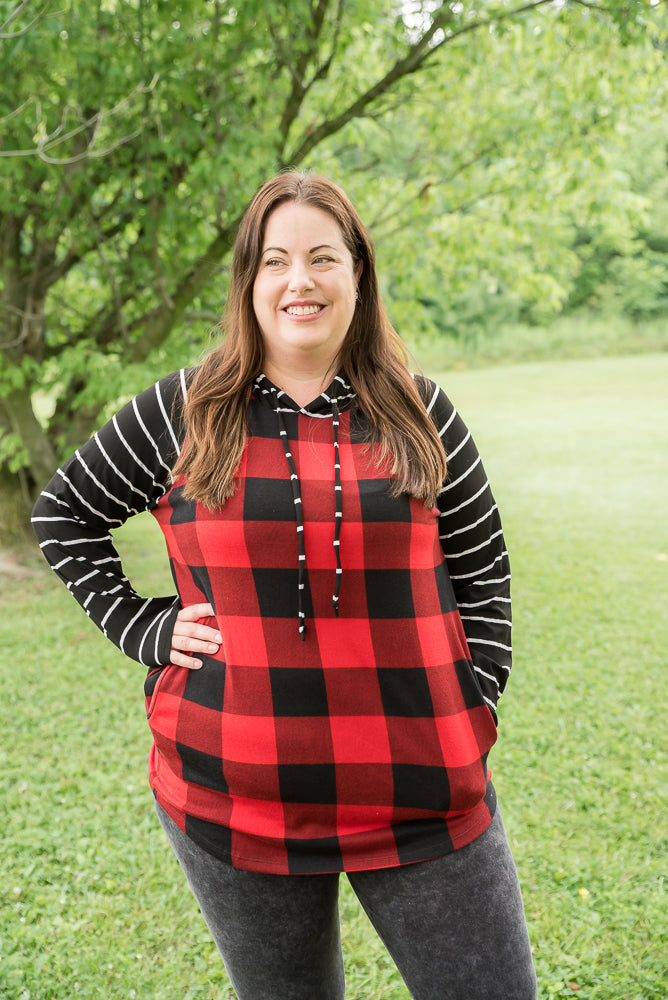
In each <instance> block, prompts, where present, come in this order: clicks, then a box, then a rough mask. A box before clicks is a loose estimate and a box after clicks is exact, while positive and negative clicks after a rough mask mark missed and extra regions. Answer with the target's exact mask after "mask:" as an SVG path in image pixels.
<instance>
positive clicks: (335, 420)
mask: <svg viewBox="0 0 668 1000" xmlns="http://www.w3.org/2000/svg"><path fill="white" fill-rule="evenodd" d="M332 425H333V427H334V508H335V513H334V552H335V553H336V583H335V585H334V593H333V595H332V607H333V608H334V614H335V615H336V617H337V618H338V617H339V591H340V589H341V576H342V574H343V569H342V568H341V543H340V536H341V522H342V521H343V504H342V494H341V460H340V456H339V408H338V406H337V405H336V400H335V399H333V400H332Z"/></svg>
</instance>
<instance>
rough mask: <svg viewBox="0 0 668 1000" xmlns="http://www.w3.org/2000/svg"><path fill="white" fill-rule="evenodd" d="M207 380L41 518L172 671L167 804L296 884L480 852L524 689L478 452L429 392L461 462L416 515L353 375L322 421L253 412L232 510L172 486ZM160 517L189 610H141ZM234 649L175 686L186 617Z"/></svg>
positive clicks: (505, 572) (164, 755)
mask: <svg viewBox="0 0 668 1000" xmlns="http://www.w3.org/2000/svg"><path fill="white" fill-rule="evenodd" d="M192 374H193V373H192V372H186V371H181V372H179V373H176V374H175V375H172V376H169V377H167V378H165V379H163V380H161V381H160V382H158V383H156V384H155V385H154V386H153V387H152V388H150V389H148V390H146V391H145V392H144V393H142V394H141V395H139V396H137V397H136V398H135V399H133V400H132V401H131V402H130V403H128V404H127V406H125V407H124V408H123V409H122V410H121V411H120V412H119V413H118V414H117V415H116V416H115V417H114V418H113V419H112V420H111V421H110V422H109V423H108V424H106V425H105V426H104V427H103V428H102V429H101V430H100V431H99V432H98V433H97V434H95V436H94V437H93V438H92V439H91V440H90V441H89V442H88V443H87V444H86V445H84V446H83V447H82V448H81V449H79V450H78V451H77V452H76V453H75V454H74V455H73V456H72V457H71V458H70V459H69V460H68V461H67V462H66V463H65V464H64V465H63V467H62V468H61V469H59V470H58V472H57V473H56V475H55V476H54V478H53V479H52V480H51V482H50V483H49V484H48V486H47V487H46V489H45V490H44V492H43V493H42V495H41V497H40V498H39V500H38V501H37V504H36V505H35V509H34V513H33V522H34V527H35V531H36V533H37V536H38V538H39V541H40V546H41V548H42V551H43V553H44V555H45V557H46V558H47V560H48V561H49V562H50V564H51V565H52V567H53V569H54V570H55V572H56V573H57V574H58V575H59V576H60V577H61V579H62V580H63V581H64V582H65V583H66V585H67V587H68V588H69V590H70V591H71V593H72V594H73V596H74V597H75V598H76V599H77V600H78V601H79V602H80V604H81V605H82V607H83V608H84V609H85V611H86V613H87V614H88V615H89V616H90V617H91V618H92V619H93V621H94V622H95V623H96V624H97V625H98V626H99V627H100V628H101V629H102V631H103V632H104V634H105V635H107V636H108V637H109V638H110V639H112V640H113V641H114V642H115V643H116V644H117V645H118V646H119V647H120V648H121V650H123V651H124V652H125V653H126V654H128V655H129V656H131V657H133V658H135V659H136V660H138V661H139V662H140V663H143V664H145V665H147V666H148V668H149V670H148V674H147V677H146V681H145V694H146V707H147V716H148V719H149V725H150V727H151V730H152V734H153V740H154V742H153V747H152V750H151V754H150V763H149V772H150V782H151V786H152V788H153V791H154V794H155V796H156V798H157V800H158V802H159V803H160V804H161V805H162V806H163V808H164V809H165V810H166V811H167V812H168V814H169V815H170V816H171V817H172V818H173V819H174V820H175V821H176V822H177V823H178V825H179V826H180V827H181V828H182V829H183V830H184V831H185V832H186V833H187V834H188V836H190V837H191V838H192V839H193V840H194V841H195V842H196V843H198V844H199V845H200V846H202V847H203V848H205V849H206V850H208V851H209V852H210V853H212V854H213V855H215V856H217V857H219V858H221V859H223V860H226V861H229V862H230V863H232V864H233V865H234V866H236V867H239V868H245V869H248V870H255V871H263V872H273V873H281V874H291V873H304V872H313V873H315V872H331V871H342V870H348V871H354V870H359V869H369V868H379V867H389V866H393V865H399V864H404V863H408V862H412V861H418V860H423V859H426V858H430V857H435V856H438V855H440V854H445V853H448V852H449V851H452V850H456V849H458V848H460V847H463V846H464V845H466V844H468V843H470V842H471V841H472V840H474V839H475V838H476V837H477V836H479V835H480V834H481V833H482V832H483V831H484V830H485V829H486V828H487V826H488V825H489V823H490V822H491V819H492V816H493V814H494V810H495V796H494V790H493V787H492V785H491V782H490V779H489V772H488V768H487V754H488V751H489V750H490V748H491V746H492V745H493V743H494V741H495V738H496V726H495V718H496V716H495V710H496V703H497V700H498V697H499V694H500V693H501V691H502V690H503V687H504V686H505V682H506V680H507V676H508V672H509V669H510V638H509V636H510V596H509V581H510V574H509V566H508V557H507V553H506V551H505V546H504V541H503V536H502V531H501V525H500V521H499V514H498V510H497V507H496V504H495V503H494V500H493V497H492V495H491V492H490V488H489V484H488V482H487V479H486V476H485V473H484V470H483V467H482V464H481V462H480V458H479V456H478V453H477V451H476V448H475V446H474V444H473V441H472V440H471V437H470V434H469V433H468V431H467V429H466V428H465V426H464V424H463V423H462V421H461V419H460V418H459V416H458V415H457V413H456V411H455V410H454V408H453V406H452V404H451V403H450V401H449V400H448V399H447V397H446V396H445V394H444V393H443V391H442V390H441V389H439V388H438V387H437V386H435V385H434V384H433V383H431V382H429V381H428V380H426V379H422V378H420V379H419V380H418V384H419V388H420V391H421V394H422V396H423V398H424V401H425V406H426V408H427V410H428V412H429V414H430V415H431V418H432V419H433V421H434V422H435V425H436V427H437V428H438V431H439V433H440V435H441V437H442V439H443V442H444V445H445V448H446V452H447V454H448V478H447V480H446V482H445V483H444V485H443V488H442V490H441V492H440V495H439V498H438V503H437V506H436V507H434V508H433V509H431V510H429V509H427V508H426V507H425V505H424V504H423V503H421V502H420V501H418V500H415V499H414V498H412V497H410V496H408V495H406V494H402V495H400V496H399V497H392V496H391V493H390V487H391V483H392V479H391V473H390V469H389V466H388V463H379V462H378V461H377V452H376V449H375V448H374V447H371V446H370V445H369V444H368V443H367V437H368V426H367V421H366V418H365V416H364V413H363V412H361V410H360V408H359V406H358V405H357V403H356V399H355V396H354V394H353V393H352V391H351V389H350V387H349V385H348V384H347V382H346V380H345V377H344V376H343V374H339V375H338V376H337V377H336V378H335V379H334V380H333V382H332V384H331V385H330V386H329V387H328V389H327V390H326V391H325V392H323V393H322V395H321V396H319V397H318V398H317V399H316V400H314V401H313V403H311V404H309V405H308V406H306V407H300V406H298V405H297V404H296V403H295V402H294V401H293V400H291V399H290V398H289V397H288V396H286V394H285V393H283V392H282V391H280V390H279V389H277V388H276V386H274V385H273V384H272V383H271V382H270V381H269V380H268V379H267V378H266V377H264V376H260V377H259V378H258V379H257V380H256V381H255V383H254V384H253V386H252V387H251V389H250V390H249V402H248V439H247V444H246V448H245V451H244V453H243V457H242V461H241V464H240V466H239V469H238V472H237V475H236V490H235V493H234V495H233V496H232V498H231V499H230V500H228V501H227V502H226V503H225V504H224V505H223V507H222V508H221V509H220V510H217V511H215V512H213V513H212V512H210V511H208V510H207V509H206V508H204V507H203V506H202V505H200V504H199V503H194V502H192V501H190V500H187V499H185V497H184V495H183V479H182V478H181V479H176V480H174V481H173V480H172V477H171V475H170V470H171V468H172V467H173V464H174V462H175V460H176V457H177V455H178V453H179V451H180V448H181V446H182V442H183V435H184V429H183V422H182V418H181V403H182V400H183V399H184V398H185V397H186V395H187V387H188V384H189V381H190V378H191V377H192ZM143 510H150V511H151V512H152V513H153V515H154V516H155V518H156V519H157V521H158V523H159V524H160V527H161V528H162V531H163V533H164V536H165V541H166V545H167V551H168V553H169V559H170V563H171V568H172V573H173V577H174V581H175V584H176V590H177V595H178V596H176V597H174V596H169V597H164V598H155V597H154V598H143V597H140V596H139V595H138V594H137V593H136V592H135V591H134V589H133V587H132V586H131V584H130V582H129V581H128V579H127V578H126V577H125V575H124V573H123V570H122V567H121V565H120V561H119V558H118V555H117V553H116V551H115V549H114V545H113V539H112V535H111V533H110V531H111V529H113V528H114V527H116V526H118V525H120V524H121V523H122V522H124V521H125V520H126V518H127V517H128V516H130V515H132V514H135V513H137V512H139V511H143ZM200 602H209V603H210V604H211V605H212V607H213V608H214V610H215V617H214V618H213V619H208V620H207V623H208V624H211V625H215V627H216V628H217V629H218V630H219V631H220V633H221V635H222V637H223V641H222V644H221V646H220V649H219V652H218V653H217V654H216V655H215V656H204V657H202V659H203V667H202V669H201V670H197V671H191V670H187V669H185V668H182V667H176V666H173V665H170V664H169V650H170V640H171V635H172V631H173V627H174V622H175V618H176V615H177V613H178V611H179V609H180V608H181V607H182V606H186V605H191V604H197V603H200Z"/></svg>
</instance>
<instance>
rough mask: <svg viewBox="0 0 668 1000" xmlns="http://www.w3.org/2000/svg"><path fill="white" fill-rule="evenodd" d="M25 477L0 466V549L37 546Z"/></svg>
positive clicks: (30, 501) (30, 498) (30, 500)
mask: <svg viewBox="0 0 668 1000" xmlns="http://www.w3.org/2000/svg"><path fill="white" fill-rule="evenodd" d="M25 471H26V470H22V472H23V473H25ZM26 479H27V477H26V476H25V475H22V474H17V473H15V472H10V471H9V469H8V468H6V467H1V468H0V549H24V548H26V547H27V546H34V547H36V546H37V542H36V540H35V535H34V533H33V530H32V528H31V526H30V510H31V507H32V497H31V495H30V493H29V491H28V486H27V482H26Z"/></svg>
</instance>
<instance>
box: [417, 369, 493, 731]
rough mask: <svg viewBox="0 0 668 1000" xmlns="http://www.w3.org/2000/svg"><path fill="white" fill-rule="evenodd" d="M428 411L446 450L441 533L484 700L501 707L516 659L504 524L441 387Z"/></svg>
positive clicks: (440, 501)
mask: <svg viewBox="0 0 668 1000" xmlns="http://www.w3.org/2000/svg"><path fill="white" fill-rule="evenodd" d="M429 388H430V389H431V397H430V399H429V401H428V402H427V409H428V411H429V413H430V415H431V417H432V420H433V421H434V423H435V425H436V427H437V429H438V432H439V435H440V437H441V440H442V441H443V444H444V446H445V452H446V455H447V460H448V472H447V477H446V481H445V483H444V485H443V487H442V489H441V491H440V493H439V496H438V500H437V506H438V509H439V511H440V516H439V535H440V539H441V546H442V548H443V552H444V554H445V558H446V562H447V565H448V571H449V573H450V578H451V580H452V585H453V588H454V592H455V597H456V600H457V605H458V607H459V613H460V617H461V620H462V625H463V627H464V632H465V634H466V639H467V642H468V645H469V650H470V652H471V659H472V661H473V666H474V669H475V672H476V676H477V678H478V683H479V685H480V688H481V690H482V693H483V696H484V698H485V701H486V702H487V703H488V704H489V706H490V708H491V709H492V711H493V712H494V713H496V706H497V703H498V700H499V697H500V695H501V693H502V692H503V689H504V687H505V685H506V682H507V680H508V676H509V674H510V667H511V660H512V642H511V626H512V621H511V607H510V562H509V560H508V552H507V551H506V545H505V541H504V538H503V530H502V527H501V518H500V516H499V510H498V507H497V505H496V503H495V501H494V497H493V495H492V491H491V489H490V485H489V481H488V479H487V475H486V473H485V470H484V467H483V464H482V461H481V459H480V455H479V454H478V450H477V448H476V446H475V444H474V442H473V439H472V437H471V434H470V432H469V430H468V429H467V427H466V426H465V424H464V422H463V421H462V419H461V417H460V416H459V414H458V413H457V411H456V409H455V407H454V406H453V404H452V403H451V402H450V400H449V399H448V397H447V396H446V395H445V393H444V392H443V390H442V389H440V388H439V387H438V386H437V385H434V383H431V384H430V385H429Z"/></svg>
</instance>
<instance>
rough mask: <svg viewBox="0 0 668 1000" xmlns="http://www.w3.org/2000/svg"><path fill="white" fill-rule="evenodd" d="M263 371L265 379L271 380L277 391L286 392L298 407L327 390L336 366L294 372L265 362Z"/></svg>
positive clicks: (270, 362)
mask: <svg viewBox="0 0 668 1000" xmlns="http://www.w3.org/2000/svg"><path fill="white" fill-rule="evenodd" d="M263 371H264V373H265V375H266V376H267V378H269V379H271V381H272V382H273V383H274V385H277V386H278V387H279V389H283V391H284V392H287V394H288V396H290V397H291V398H292V399H294V401H295V403H297V404H298V406H306V405H307V404H308V403H311V402H313V400H314V399H316V397H317V396H319V395H320V393H321V392H322V391H323V390H324V389H326V388H327V386H328V385H329V383H330V381H331V379H332V377H333V375H334V374H336V366H333V367H331V368H327V369H326V370H324V371H323V370H322V369H317V370H314V371H308V370H304V371H295V370H294V369H287V368H285V369H284V368H282V366H281V365H277V364H275V363H274V362H272V361H267V360H265V363H264V365H263Z"/></svg>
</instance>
